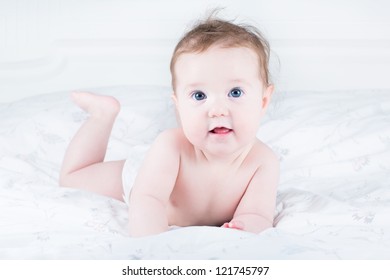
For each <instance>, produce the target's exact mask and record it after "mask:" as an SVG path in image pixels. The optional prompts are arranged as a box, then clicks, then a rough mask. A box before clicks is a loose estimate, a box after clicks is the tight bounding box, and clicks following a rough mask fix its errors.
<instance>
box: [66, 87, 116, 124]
mask: <svg viewBox="0 0 390 280" xmlns="http://www.w3.org/2000/svg"><path fill="white" fill-rule="evenodd" d="M72 100H73V102H74V103H76V104H77V105H78V106H79V107H80V108H81V109H83V110H84V111H86V112H87V113H89V114H90V115H91V116H93V117H98V118H107V117H114V118H115V117H116V116H117V115H118V113H119V110H120V104H119V102H118V100H116V99H115V98H114V97H112V96H105V95H97V94H93V93H89V92H73V93H72Z"/></svg>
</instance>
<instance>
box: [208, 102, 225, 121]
mask: <svg viewBox="0 0 390 280" xmlns="http://www.w3.org/2000/svg"><path fill="white" fill-rule="evenodd" d="M228 115H229V110H228V108H227V106H226V104H224V103H218V104H214V106H212V107H211V108H210V110H209V117H210V118H215V117H227V116H228Z"/></svg>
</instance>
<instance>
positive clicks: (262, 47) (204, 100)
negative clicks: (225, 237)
mask: <svg viewBox="0 0 390 280" xmlns="http://www.w3.org/2000/svg"><path fill="white" fill-rule="evenodd" d="M268 60H269V47H268V43H267V42H266V41H265V40H264V39H263V37H262V36H261V35H260V33H259V32H258V31H257V30H256V29H255V28H253V27H247V26H246V27H244V26H240V25H236V24H233V23H231V22H228V21H224V20H220V19H215V18H209V19H207V20H205V21H204V22H201V23H199V24H198V25H197V26H195V27H194V28H193V29H192V30H191V31H189V32H188V33H187V34H185V36H184V37H183V38H182V39H181V40H180V42H179V43H178V45H177V46H176V48H175V50H174V53H173V57H172V60H171V74H172V87H173V95H172V99H173V101H174V104H175V107H176V110H177V117H178V122H179V127H178V128H174V129H169V130H166V131H164V132H162V133H161V134H160V135H159V136H158V137H157V138H156V139H155V141H154V143H153V144H152V146H151V148H150V150H149V151H148V153H147V155H146V156H145V159H144V162H143V163H142V165H141V167H140V168H139V170H138V174H137V176H136V178H135V180H134V182H131V183H125V182H124V180H122V178H124V177H125V176H126V174H122V173H126V172H127V171H126V168H124V166H125V163H126V160H119V161H108V162H105V161H104V157H105V153H106V149H107V143H108V140H109V136H110V133H111V130H112V127H113V124H114V121H115V118H116V116H117V114H118V112H119V110H120V104H119V102H118V101H117V100H116V99H115V98H113V97H110V96H99V95H94V94H91V93H86V92H81V93H73V95H72V97H73V100H74V102H75V103H76V104H77V105H78V106H80V107H81V108H82V109H83V110H85V111H86V112H88V113H89V118H88V119H87V121H86V122H85V123H84V124H83V126H82V127H81V128H80V129H79V131H78V132H77V134H76V135H75V136H74V138H73V139H72V141H71V143H70V145H69V147H68V149H67V151H66V154H65V157H64V161H63V165H62V169H61V174H60V185H62V186H66V187H74V188H80V189H87V190H90V191H94V192H97V193H100V194H103V195H106V196H110V197H114V198H116V199H119V200H125V201H128V206H129V231H130V235H131V236H134V237H137V236H146V235H152V234H158V233H161V232H164V231H167V230H168V229H169V227H170V226H171V225H177V226H196V225H197V226H200V225H207V226H222V227H225V228H233V229H239V230H245V231H249V232H254V233H259V232H261V231H263V230H265V229H267V228H270V227H272V225H273V217H274V211H275V200H276V188H277V183H278V178H279V162H278V159H277V157H276V155H275V154H274V153H273V152H272V150H271V149H270V148H269V147H268V146H267V145H265V144H264V143H262V142H261V141H260V140H258V139H257V138H256V133H257V131H258V129H259V125H260V121H261V119H262V117H263V116H264V114H265V112H266V109H267V107H268V105H269V103H270V100H271V96H272V93H273V86H272V85H271V84H270V82H269V77H268V76H269V74H268ZM130 190H131V193H130Z"/></svg>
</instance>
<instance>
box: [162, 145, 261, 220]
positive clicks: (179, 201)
mask: <svg viewBox="0 0 390 280" xmlns="http://www.w3.org/2000/svg"><path fill="white" fill-rule="evenodd" d="M257 150H258V149H256V148H254V149H252V151H251V152H250V153H249V154H248V155H247V156H246V158H245V159H244V160H243V161H242V162H239V163H238V164H237V163H235V164H231V165H229V164H209V163H207V162H204V161H203V162H202V161H201V162H200V161H197V160H195V159H194V155H193V154H192V153H191V152H184V153H182V156H181V160H180V169H179V174H178V177H177V180H176V183H175V187H174V189H173V191H172V194H171V197H170V200H169V204H168V220H169V224H170V225H178V226H189V225H205V224H207V225H215V226H220V225H222V224H223V223H225V222H229V221H230V220H231V219H232V218H233V215H234V212H235V210H236V208H237V206H238V204H239V203H240V200H241V198H242V196H243V195H244V194H245V191H246V188H247V186H248V185H249V183H250V181H251V179H252V177H253V175H254V173H255V172H256V170H257V169H258V167H259V162H260V161H259V160H257V159H256V154H257Z"/></svg>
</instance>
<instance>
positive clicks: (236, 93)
mask: <svg viewBox="0 0 390 280" xmlns="http://www.w3.org/2000/svg"><path fill="white" fill-rule="evenodd" d="M242 93H243V92H242V90H241V89H239V88H234V89H232V90H231V91H230V92H229V94H228V96H229V97H233V98H238V97H240V96H241V95H242Z"/></svg>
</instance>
